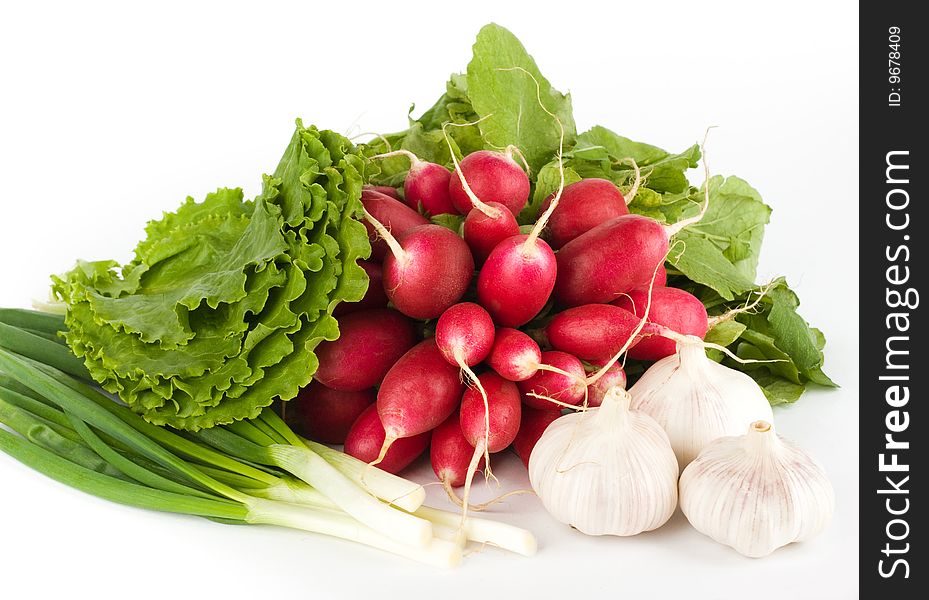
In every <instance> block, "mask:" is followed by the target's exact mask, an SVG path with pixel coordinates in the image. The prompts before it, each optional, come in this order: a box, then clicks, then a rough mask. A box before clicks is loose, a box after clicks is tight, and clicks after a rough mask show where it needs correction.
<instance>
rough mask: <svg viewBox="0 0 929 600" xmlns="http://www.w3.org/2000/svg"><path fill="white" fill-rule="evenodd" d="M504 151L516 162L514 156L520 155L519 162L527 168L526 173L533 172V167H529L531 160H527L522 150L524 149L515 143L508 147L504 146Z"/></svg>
mask: <svg viewBox="0 0 929 600" xmlns="http://www.w3.org/2000/svg"><path fill="white" fill-rule="evenodd" d="M503 153H504V154H505V155H506V157H507V158H509V159H510V160H512V161H513V162H516V161H515V160H514V159H513V157H514V156H518V157H519V162H521V163H523V168H524V169H526V175H529V174H531V173H532V169H531V168H529V161H527V160H526V155H525V154H523V151H522V150H520V149H519V148H517V147H516V146H514V145H513V144H510V145H509V146H507V147H506V148H504V150H503Z"/></svg>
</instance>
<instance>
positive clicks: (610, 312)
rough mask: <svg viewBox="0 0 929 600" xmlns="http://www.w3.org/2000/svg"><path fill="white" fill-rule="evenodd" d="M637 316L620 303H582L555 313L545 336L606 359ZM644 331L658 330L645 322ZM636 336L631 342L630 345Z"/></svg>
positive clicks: (572, 350)
mask: <svg viewBox="0 0 929 600" xmlns="http://www.w3.org/2000/svg"><path fill="white" fill-rule="evenodd" d="M658 289H664V288H658ZM643 306H644V304H643ZM640 309H641V307H640ZM640 320H641V319H640V318H639V317H637V316H636V315H635V314H634V313H632V312H629V311H628V310H626V309H625V308H620V307H619V306H613V305H611V304H585V305H583V306H576V307H574V308H568V309H566V310H563V311H561V312H560V313H558V314H557V315H555V316H554V318H552V320H551V321H550V322H549V324H548V325H547V326H546V327H545V336H546V337H547V338H548V342H549V344H551V345H552V347H553V348H555V349H556V350H561V351H563V352H569V353H571V354H573V355H574V356H576V357H578V358H581V359H584V360H593V361H599V360H608V359H609V358H610V357H611V356H613V355H614V354H616V352H617V351H618V350H619V349H620V348H622V347H623V345H624V344H625V343H626V341H627V340H629V337H630V335H631V334H632V331H633V330H634V329H636V327H637V326H638V324H639V321H640ZM704 320H705V319H704ZM645 332H646V334H648V333H657V328H656V327H654V326H649V325H646V328H645ZM638 339H641V338H638ZM638 339H637V340H635V341H634V342H633V345H632V347H633V348H634V347H635V344H636V343H638ZM672 343H673V342H672Z"/></svg>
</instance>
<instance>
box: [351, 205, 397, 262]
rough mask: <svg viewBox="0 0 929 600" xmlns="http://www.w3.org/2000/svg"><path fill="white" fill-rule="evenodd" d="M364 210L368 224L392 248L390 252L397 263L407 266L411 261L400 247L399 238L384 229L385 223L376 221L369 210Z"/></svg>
mask: <svg viewBox="0 0 929 600" xmlns="http://www.w3.org/2000/svg"><path fill="white" fill-rule="evenodd" d="M362 210H364V216H365V219H367V221H368V223H371V225H373V226H374V229H375V230H376V231H377V233H378V235H380V236H381V238H383V240H384V241H385V242H387V246H388V247H390V251H391V252H392V253H393V255H394V258H396V259H397V262H398V263H400V264H401V265H405V264H406V263H407V262H408V261H409V255H408V254H407V252H406V250H404V249H403V247H402V246H401V245H400V242H398V241H397V238H395V237H394V236H393V235H391V234H390V230H389V229H387V228H386V227H384V224H383V223H381V222H380V221H378V220H377V219H375V218H374V215H372V214H371V213H369V212H368V211H367V209H365V208H362Z"/></svg>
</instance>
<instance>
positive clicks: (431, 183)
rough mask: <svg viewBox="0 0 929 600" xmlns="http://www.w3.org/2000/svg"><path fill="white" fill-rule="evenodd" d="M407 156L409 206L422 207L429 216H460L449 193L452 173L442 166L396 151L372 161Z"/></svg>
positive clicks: (405, 181) (373, 157)
mask: <svg viewBox="0 0 929 600" xmlns="http://www.w3.org/2000/svg"><path fill="white" fill-rule="evenodd" d="M391 156H405V157H406V158H409V159H410V170H409V171H407V173H406V179H404V180H403V195H404V196H405V201H406V204H407V206H409V207H410V208H412V209H413V210H417V211H418V210H419V209H420V207H422V208H423V210H425V211H426V214H429V215H442V214H453V215H454V214H458V213H459V211H458V210H457V209H456V208H455V205H454V204H452V198H451V195H450V193H449V189H448V186H449V180H450V179H451V176H452V173H451V171H449V170H448V169H446V168H445V167H443V166H442V165H437V164H435V163H431V162H428V161H425V160H422V159H420V158H419V157H418V156H416V155H415V154H413V153H412V152H410V151H409V150H394V151H393V152H387V153H385V154H378V155H377V156H372V157H371V158H372V159H377V158H388V157H391Z"/></svg>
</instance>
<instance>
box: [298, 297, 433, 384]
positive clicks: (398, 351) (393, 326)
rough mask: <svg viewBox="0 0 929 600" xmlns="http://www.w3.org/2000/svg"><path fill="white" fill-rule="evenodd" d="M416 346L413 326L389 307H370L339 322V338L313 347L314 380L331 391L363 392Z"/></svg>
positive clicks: (377, 381) (382, 377)
mask: <svg viewBox="0 0 929 600" xmlns="http://www.w3.org/2000/svg"><path fill="white" fill-rule="evenodd" d="M415 343H416V334H415V332H414V329H413V323H412V322H411V321H410V320H409V319H407V318H406V317H404V316H403V315H401V314H400V313H398V312H397V311H395V310H392V309H390V308H373V309H371V310H362V311H358V312H353V313H350V314H348V315H345V316H344V317H342V318H341V319H339V339H337V340H335V341H332V342H323V343H321V344H320V345H319V346H317V348H316V356H317V358H319V368H318V369H317V370H316V374H315V375H314V377H315V378H316V380H317V381H319V382H320V383H322V384H323V385H325V386H326V387H330V388H332V389H334V390H342V391H347V392H353V391H359V390H366V389H368V388H371V387H374V386H376V385H378V384H380V383H381V380H382V379H384V375H386V374H387V371H388V370H389V369H390V368H391V367H392V366H393V365H394V363H395V362H397V360H398V359H399V358H400V357H401V356H403V355H404V354H405V353H406V351H407V350H409V349H410V348H412V347H413V344H415Z"/></svg>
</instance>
